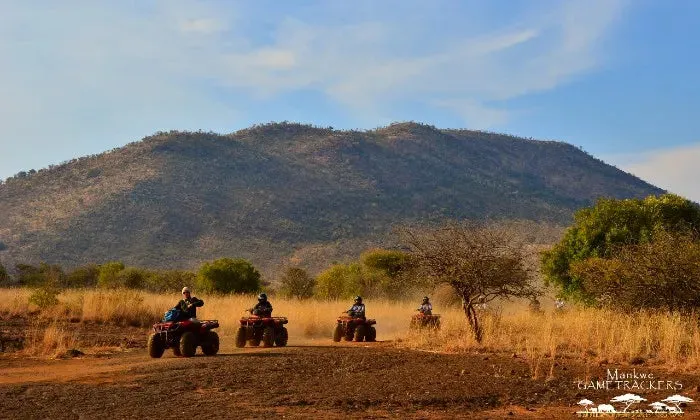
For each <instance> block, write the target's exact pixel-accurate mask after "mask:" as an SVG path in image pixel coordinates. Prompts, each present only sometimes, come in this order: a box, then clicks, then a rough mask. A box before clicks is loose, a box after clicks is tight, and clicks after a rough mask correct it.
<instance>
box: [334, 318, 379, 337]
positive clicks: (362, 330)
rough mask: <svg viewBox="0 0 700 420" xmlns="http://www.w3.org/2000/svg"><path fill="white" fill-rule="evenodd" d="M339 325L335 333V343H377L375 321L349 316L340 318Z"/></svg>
mask: <svg viewBox="0 0 700 420" xmlns="http://www.w3.org/2000/svg"><path fill="white" fill-rule="evenodd" d="M337 321H338V323H337V325H336V326H335V330H334V331H333V341H335V342H336V343H337V342H339V341H340V340H341V339H343V338H345V341H352V340H353V338H354V339H355V341H377V330H376V329H375V328H374V325H375V324H376V323H377V321H375V320H374V319H364V318H354V317H351V316H348V315H341V316H339V317H338V320H337Z"/></svg>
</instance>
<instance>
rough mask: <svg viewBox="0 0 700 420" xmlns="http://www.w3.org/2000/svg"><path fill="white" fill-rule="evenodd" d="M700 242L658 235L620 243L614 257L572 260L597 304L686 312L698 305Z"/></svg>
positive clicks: (572, 267)
mask: <svg viewBox="0 0 700 420" xmlns="http://www.w3.org/2000/svg"><path fill="white" fill-rule="evenodd" d="M698 261H700V242H698V240H697V236H696V235H687V234H676V233H667V232H663V233H658V234H657V235H656V237H655V238H654V241H652V242H645V243H641V244H637V245H627V246H624V247H622V248H621V249H620V250H619V251H618V252H617V253H616V255H615V257H613V258H600V257H592V258H588V259H585V260H582V261H575V262H573V263H572V264H571V271H572V273H573V274H574V275H575V276H576V277H577V278H579V279H581V282H582V283H583V286H584V287H585V290H586V291H587V293H588V294H589V295H590V296H591V298H592V299H593V300H594V302H595V303H596V304H597V305H600V306H610V307H615V308H617V309H625V310H628V311H634V310H638V309H663V310H668V311H672V312H673V311H688V310H694V309H696V308H697V307H698V306H700V282H698V279H700V264H698Z"/></svg>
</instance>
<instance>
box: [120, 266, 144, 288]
mask: <svg viewBox="0 0 700 420" xmlns="http://www.w3.org/2000/svg"><path fill="white" fill-rule="evenodd" d="M146 276H147V272H146V270H143V269H141V268H136V267H126V268H125V269H123V270H121V271H120V272H119V273H117V283H118V284H119V286H121V287H126V288H129V289H143V287H144V286H145V285H146Z"/></svg>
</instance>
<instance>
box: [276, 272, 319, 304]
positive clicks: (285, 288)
mask: <svg viewBox="0 0 700 420" xmlns="http://www.w3.org/2000/svg"><path fill="white" fill-rule="evenodd" d="M280 285H281V287H280V293H281V294H282V296H286V297H295V298H299V299H307V298H310V297H311V296H313V294H314V288H315V287H316V279H314V278H313V277H311V276H310V275H309V273H307V272H306V270H304V269H303V268H299V267H289V268H287V269H286V270H285V272H284V274H283V275H282V278H281V279H280Z"/></svg>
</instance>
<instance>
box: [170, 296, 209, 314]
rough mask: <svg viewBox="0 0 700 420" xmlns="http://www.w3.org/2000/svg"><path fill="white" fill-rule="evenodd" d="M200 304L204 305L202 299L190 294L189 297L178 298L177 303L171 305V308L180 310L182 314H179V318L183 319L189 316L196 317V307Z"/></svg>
mask: <svg viewBox="0 0 700 420" xmlns="http://www.w3.org/2000/svg"><path fill="white" fill-rule="evenodd" d="M188 306H189V308H188ZM200 306H204V301H203V300H202V299H197V298H196V297H194V296H192V297H191V298H189V299H182V300H180V301H179V302H178V303H177V305H175V306H174V307H173V309H179V310H180V311H182V315H181V316H180V318H181V320H185V319H190V318H197V308H198V307H200Z"/></svg>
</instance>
